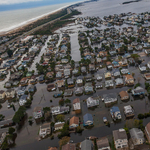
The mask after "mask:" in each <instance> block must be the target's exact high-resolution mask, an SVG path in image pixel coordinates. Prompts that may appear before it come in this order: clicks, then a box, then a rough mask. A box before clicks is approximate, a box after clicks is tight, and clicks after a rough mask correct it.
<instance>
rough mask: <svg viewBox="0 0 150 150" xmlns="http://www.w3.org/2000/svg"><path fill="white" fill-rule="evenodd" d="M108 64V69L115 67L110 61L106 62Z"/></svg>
mask: <svg viewBox="0 0 150 150" xmlns="http://www.w3.org/2000/svg"><path fill="white" fill-rule="evenodd" d="M106 66H107V69H108V70H112V68H113V66H112V63H111V62H110V61H107V62H106Z"/></svg>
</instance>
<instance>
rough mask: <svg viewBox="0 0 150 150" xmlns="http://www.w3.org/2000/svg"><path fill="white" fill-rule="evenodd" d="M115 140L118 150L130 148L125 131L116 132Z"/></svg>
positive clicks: (114, 132) (114, 133)
mask: <svg viewBox="0 0 150 150" xmlns="http://www.w3.org/2000/svg"><path fill="white" fill-rule="evenodd" d="M113 138H114V144H115V148H116V149H124V148H128V139H127V134H126V131H125V130H124V129H119V130H114V131H113Z"/></svg>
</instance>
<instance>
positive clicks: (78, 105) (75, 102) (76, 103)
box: [73, 98, 81, 111]
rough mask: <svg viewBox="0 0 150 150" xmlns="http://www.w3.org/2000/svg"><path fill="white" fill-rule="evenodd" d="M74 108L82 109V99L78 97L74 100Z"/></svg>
mask: <svg viewBox="0 0 150 150" xmlns="http://www.w3.org/2000/svg"><path fill="white" fill-rule="evenodd" d="M73 110H75V111H76V110H81V105H80V99H79V98H76V99H74V100H73Z"/></svg>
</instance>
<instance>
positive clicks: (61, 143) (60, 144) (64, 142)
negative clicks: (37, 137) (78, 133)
mask: <svg viewBox="0 0 150 150" xmlns="http://www.w3.org/2000/svg"><path fill="white" fill-rule="evenodd" d="M69 141H70V137H67V136H65V137H63V138H62V139H61V140H59V146H60V147H62V146H63V145H65V144H67V143H68V142H69Z"/></svg>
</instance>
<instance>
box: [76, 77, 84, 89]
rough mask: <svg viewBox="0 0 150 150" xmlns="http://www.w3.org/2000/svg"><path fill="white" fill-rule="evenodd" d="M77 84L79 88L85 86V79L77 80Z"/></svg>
mask: <svg viewBox="0 0 150 150" xmlns="http://www.w3.org/2000/svg"><path fill="white" fill-rule="evenodd" d="M76 84H77V86H79V87H80V86H83V79H80V78H79V79H77V80H76Z"/></svg>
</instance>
